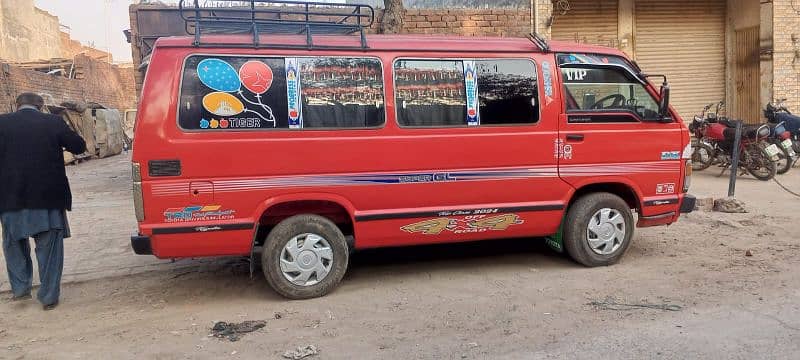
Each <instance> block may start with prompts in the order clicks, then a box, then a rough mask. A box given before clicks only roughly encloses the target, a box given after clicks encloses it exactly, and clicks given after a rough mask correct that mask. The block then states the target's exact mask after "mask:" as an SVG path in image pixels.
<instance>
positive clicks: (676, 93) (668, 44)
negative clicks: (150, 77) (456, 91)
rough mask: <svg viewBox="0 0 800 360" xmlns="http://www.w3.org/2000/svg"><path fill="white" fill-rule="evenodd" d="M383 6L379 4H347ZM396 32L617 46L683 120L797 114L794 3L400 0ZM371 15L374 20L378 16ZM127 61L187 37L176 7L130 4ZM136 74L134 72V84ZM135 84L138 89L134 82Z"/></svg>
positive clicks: (797, 15) (799, 56)
mask: <svg viewBox="0 0 800 360" xmlns="http://www.w3.org/2000/svg"><path fill="white" fill-rule="evenodd" d="M347 2H353V3H369V4H372V5H380V4H381V3H382V1H380V0H347ZM404 4H405V7H406V10H405V13H404V16H403V19H404V26H403V32H406V33H417V34H458V35H465V36H524V35H526V34H528V33H530V32H532V31H536V32H538V33H539V34H542V35H544V36H545V37H548V38H553V39H559V40H568V41H574V42H583V43H592V44H599V45H604V46H611V47H616V48H619V49H621V50H623V51H625V52H626V53H628V54H629V55H630V56H631V57H633V58H634V59H635V60H636V61H637V63H639V64H640V65H641V66H642V68H643V69H644V70H645V71H646V72H648V73H654V74H665V75H667V76H668V77H669V80H670V83H671V84H672V88H673V92H672V94H673V104H674V105H675V107H676V108H677V109H678V111H679V112H680V113H681V114H682V115H683V116H684V117H685V118H691V116H692V115H693V114H695V113H698V112H700V110H701V109H702V107H703V105H705V104H707V103H711V102H718V101H720V100H725V101H726V104H727V111H728V114H729V115H731V116H735V117H741V118H743V119H745V120H747V121H750V122H758V121H760V118H761V114H760V109H761V108H763V107H764V105H765V104H766V103H767V102H768V101H770V100H771V99H773V98H784V97H785V98H788V99H789V101H788V104H789V105H790V107H792V108H793V109H797V110H798V111H800V0H671V1H666V0H500V1H490V0H460V1H457V0H404ZM377 17H378V19H381V15H380V12H379V14H378V16H377ZM131 27H132V40H133V41H132V42H133V58H134V62H140V61H141V60H142V59H143V58H144V56H146V54H147V53H148V52H149V49H150V47H151V46H152V43H153V42H154V40H155V38H157V37H158V36H163V35H182V34H184V26H183V22H182V21H181V20H180V17H179V14H178V13H177V11H176V9H174V8H167V7H163V6H154V5H134V6H132V7H131ZM142 78H143V73H139V74H137V84H141V80H142ZM137 89H138V88H137Z"/></svg>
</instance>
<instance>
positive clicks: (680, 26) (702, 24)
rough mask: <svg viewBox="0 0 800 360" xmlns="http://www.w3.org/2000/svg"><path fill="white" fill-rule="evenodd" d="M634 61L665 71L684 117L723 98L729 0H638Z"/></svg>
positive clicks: (656, 71) (648, 69)
mask: <svg viewBox="0 0 800 360" xmlns="http://www.w3.org/2000/svg"><path fill="white" fill-rule="evenodd" d="M635 4H636V5H635V6H636V10H635V22H634V24H635V38H634V45H635V52H636V61H637V62H638V63H639V65H640V66H641V67H642V70H643V71H644V72H645V73H650V74H665V75H667V77H668V79H669V82H670V84H671V90H672V92H671V103H672V104H673V106H674V107H675V109H677V110H678V112H679V113H680V114H681V116H683V118H684V120H685V121H688V120H691V118H692V116H693V115H694V114H699V113H700V111H701V110H702V109H703V106H704V105H705V104H708V103H712V102H717V101H720V100H724V99H725V1H724V0H714V1H707V0H702V1H697V0H676V1H663V0H637V1H636V3H635Z"/></svg>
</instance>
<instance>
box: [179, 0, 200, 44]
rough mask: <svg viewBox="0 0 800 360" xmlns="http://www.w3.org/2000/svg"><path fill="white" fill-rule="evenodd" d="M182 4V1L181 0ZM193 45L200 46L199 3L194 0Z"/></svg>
mask: <svg viewBox="0 0 800 360" xmlns="http://www.w3.org/2000/svg"><path fill="white" fill-rule="evenodd" d="M181 5H183V1H181ZM194 46H200V4H199V3H198V0H194Z"/></svg>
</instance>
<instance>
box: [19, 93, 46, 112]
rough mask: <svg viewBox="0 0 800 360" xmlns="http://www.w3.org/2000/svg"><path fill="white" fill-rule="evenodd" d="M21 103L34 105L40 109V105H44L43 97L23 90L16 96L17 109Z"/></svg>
mask: <svg viewBox="0 0 800 360" xmlns="http://www.w3.org/2000/svg"><path fill="white" fill-rule="evenodd" d="M23 105H31V106H35V107H36V108H37V109H39V110H41V109H42V107H44V98H42V97H41V95H39V94H35V93H32V92H24V93H22V94H19V96H17V109H19V108H20V107H21V106H23Z"/></svg>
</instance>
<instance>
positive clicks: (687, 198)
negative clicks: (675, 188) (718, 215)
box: [681, 194, 697, 214]
mask: <svg viewBox="0 0 800 360" xmlns="http://www.w3.org/2000/svg"><path fill="white" fill-rule="evenodd" d="M696 203H697V198H695V197H694V195H690V194H685V195H683V199H682V200H681V214H688V213H690V212H692V211H694V207H695V204H696Z"/></svg>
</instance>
